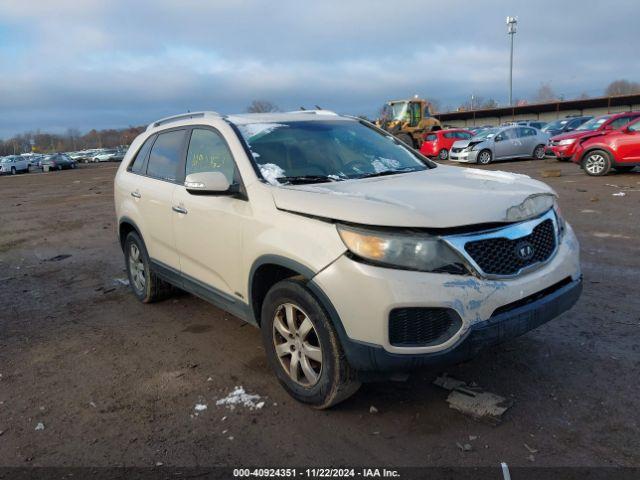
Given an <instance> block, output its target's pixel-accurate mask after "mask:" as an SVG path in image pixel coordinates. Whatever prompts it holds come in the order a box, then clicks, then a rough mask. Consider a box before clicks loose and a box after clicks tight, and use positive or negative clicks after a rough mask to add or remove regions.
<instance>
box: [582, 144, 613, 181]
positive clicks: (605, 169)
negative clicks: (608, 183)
mask: <svg viewBox="0 0 640 480" xmlns="http://www.w3.org/2000/svg"><path fill="white" fill-rule="evenodd" d="M582 168H584V171H585V172H586V174H587V175H591V176H592V177H600V176H603V175H606V174H607V173H609V170H611V159H610V158H609V154H608V153H607V152H605V151H604V150H593V151H592V152H589V153H587V154H586V155H585V156H584V158H583V159H582Z"/></svg>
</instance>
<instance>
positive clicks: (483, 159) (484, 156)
mask: <svg viewBox="0 0 640 480" xmlns="http://www.w3.org/2000/svg"><path fill="white" fill-rule="evenodd" d="M478 161H479V162H480V163H481V164H483V165H486V164H487V163H489V162H490V161H491V154H490V153H489V151H488V150H484V151H482V152H480V155H478Z"/></svg>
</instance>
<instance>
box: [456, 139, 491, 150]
mask: <svg viewBox="0 0 640 480" xmlns="http://www.w3.org/2000/svg"><path fill="white" fill-rule="evenodd" d="M486 141H487V139H486V138H470V139H469V140H456V141H455V142H453V145H451V148H454V147H455V148H467V147H468V146H469V145H477V144H478V143H483V142H486Z"/></svg>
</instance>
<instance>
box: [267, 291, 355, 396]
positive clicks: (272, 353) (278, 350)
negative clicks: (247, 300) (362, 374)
mask: <svg viewBox="0 0 640 480" xmlns="http://www.w3.org/2000/svg"><path fill="white" fill-rule="evenodd" d="M261 318H262V321H261V324H260V329H261V331H262V341H263V343H264V347H265V351H266V353H267V359H268V360H269V364H270V365H271V368H272V369H273V371H274V373H275V374H276V377H277V379H278V381H279V382H280V384H281V385H282V387H283V388H284V389H285V390H286V391H287V393H288V394H289V395H291V396H292V397H293V398H295V399H296V400H298V401H299V402H302V403H306V404H308V405H311V406H313V407H314V408H318V409H325V408H329V407H332V406H333V405H336V404H337V403H340V402H342V401H344V400H346V399H347V398H349V397H350V396H351V395H353V394H354V393H356V391H357V390H358V388H360V382H359V381H358V380H357V378H356V373H355V371H354V370H352V368H351V366H350V365H349V363H348V362H347V359H346V357H345V354H344V351H343V349H342V345H340V340H339V339H338V335H337V333H336V331H335V329H334V328H333V325H332V324H331V321H330V319H329V316H328V315H327V313H326V312H325V310H324V309H323V308H322V306H321V305H320V303H319V302H318V300H317V299H316V298H315V297H314V296H313V294H312V293H311V292H310V291H309V290H308V289H307V288H306V287H305V286H304V284H303V283H302V281H301V280H297V279H288V280H283V281H281V282H278V283H276V284H275V285H274V286H273V287H271V289H270V290H269V292H268V293H267V295H266V297H265V299H264V302H263V304H262V316H261ZM307 322H308V323H307ZM307 353H309V355H307ZM294 358H296V359H297V361H296V362H295V364H294V366H293V368H292V359H294ZM305 366H306V367H305Z"/></svg>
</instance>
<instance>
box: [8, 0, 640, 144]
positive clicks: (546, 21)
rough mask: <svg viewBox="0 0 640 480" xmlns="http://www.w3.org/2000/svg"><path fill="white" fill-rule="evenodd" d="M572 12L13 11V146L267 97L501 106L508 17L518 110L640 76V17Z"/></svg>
mask: <svg viewBox="0 0 640 480" xmlns="http://www.w3.org/2000/svg"><path fill="white" fill-rule="evenodd" d="M575 10H576V8H575V4H572V3H570V2H566V3H564V2H563V3H560V4H559V3H558V2H550V1H543V0H540V1H539V2H523V1H517V2H509V8H508V9H506V8H505V7H504V3H503V2H498V1H485V2H462V1H450V2H424V1H417V0H416V1H408V0H407V1H401V2H389V1H380V0H368V1H364V0H352V1H349V2H344V1H337V0H326V1H324V2H299V1H293V0H283V1H278V2H273V1H271V2H269V1H259V0H238V1H235V2H202V1H197V0H183V1H170V0H156V1H142V2H125V1H124V0H115V1H111V2H107V1H98V0H84V1H83V2H75V1H71V0H56V1H51V0H49V1H45V0H31V1H29V2H25V1H24V0H22V1H16V0H5V1H4V2H2V4H1V5H0V40H2V41H0V45H2V47H0V111H2V112H3V115H2V116H0V137H2V136H7V135H9V134H12V133H16V132H19V131H22V130H25V129H36V128H42V129H65V128H67V127H78V128H81V129H83V130H86V129H89V128H93V127H98V128H99V127H111V126H125V125H129V124H139V123H146V122H149V121H151V120H153V118H155V117H157V116H159V115H160V116H161V115H167V114H171V113H175V112H177V111H184V110H187V109H191V110H194V109H197V110H200V109H205V108H207V109H216V110H218V111H221V112H225V113H231V112H235V111H240V110H243V109H244V108H245V107H246V105H248V103H249V102H250V101H251V100H252V99H254V98H267V99H270V100H272V101H274V102H275V103H276V104H278V105H280V106H281V107H282V108H287V109H289V108H291V109H293V108H297V107H298V106H300V105H314V104H316V103H317V104H320V105H322V106H323V107H325V108H332V109H335V110H337V111H341V112H346V113H354V114H360V113H364V114H373V113H375V112H376V111H377V109H378V108H379V106H380V105H381V104H382V102H383V101H384V100H386V99H389V98H392V97H393V98H396V97H406V96H409V95H413V94H420V95H425V96H429V97H433V98H438V99H440V100H441V104H442V105H445V106H446V105H449V106H456V105H458V104H459V103H460V102H462V101H464V100H466V99H468V97H469V96H470V95H471V94H472V93H473V94H476V95H481V96H484V97H485V98H486V97H493V98H496V99H497V100H498V101H504V100H505V97H506V94H507V73H508V70H507V68H508V39H507V35H506V30H505V25H504V17H506V15H507V14H516V15H518V16H519V20H520V28H519V32H518V34H517V36H516V60H515V70H514V84H515V85H514V86H515V95H516V96H518V97H524V96H529V95H531V94H532V92H533V91H534V90H535V89H536V88H537V87H538V86H539V85H540V83H541V82H550V83H551V85H552V86H553V88H554V89H555V90H556V91H558V92H559V93H563V94H565V96H567V97H570V96H572V95H574V96H577V95H578V94H580V93H581V92H582V91H587V92H589V93H590V94H592V95H597V94H600V93H601V92H602V90H603V89H604V87H605V85H606V84H607V83H608V82H609V81H611V80H613V79H615V78H620V77H627V78H630V79H637V78H638V77H640V65H639V64H638V62H635V61H633V60H632V59H634V58H635V56H636V54H635V51H634V48H633V42H632V41H630V40H631V38H630V33H629V32H632V31H634V19H635V18H637V17H638V13H640V5H638V4H637V2H631V1H624V0H621V1H618V2H608V3H607V4H606V5H605V4H602V5H601V4H596V5H593V6H591V7H590V8H589V9H588V10H587V9H584V10H580V11H579V12H576V11H575ZM612 25H615V26H616V27H615V28H613V27H611V26H612ZM603 28H604V29H605V30H606V35H605V34H604V32H603ZM594 31H595V32H603V35H598V37H597V38H596V37H594V35H593V32H594Z"/></svg>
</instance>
